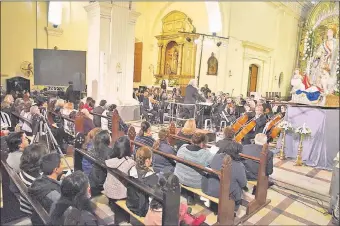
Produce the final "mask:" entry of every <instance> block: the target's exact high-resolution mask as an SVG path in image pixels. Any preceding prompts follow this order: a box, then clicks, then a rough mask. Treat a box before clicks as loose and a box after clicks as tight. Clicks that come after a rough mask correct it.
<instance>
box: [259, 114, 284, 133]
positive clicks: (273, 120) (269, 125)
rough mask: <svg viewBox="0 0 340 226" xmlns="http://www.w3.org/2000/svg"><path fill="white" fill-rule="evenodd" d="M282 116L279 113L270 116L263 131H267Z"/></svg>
mask: <svg viewBox="0 0 340 226" xmlns="http://www.w3.org/2000/svg"><path fill="white" fill-rule="evenodd" d="M282 118H283V116H282V114H281V113H278V114H276V115H274V117H272V118H271V119H270V121H269V122H268V123H267V125H266V127H265V129H264V131H263V133H267V131H270V130H271V129H272V128H273V127H274V126H275V125H276V124H277V123H278V122H279V121H280V120H281V119H282Z"/></svg>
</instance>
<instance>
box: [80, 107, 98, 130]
mask: <svg viewBox="0 0 340 226" xmlns="http://www.w3.org/2000/svg"><path fill="white" fill-rule="evenodd" d="M81 113H82V114H83V116H84V120H83V123H84V134H85V135H87V134H88V133H89V132H90V131H91V130H92V129H94V128H95V126H94V124H93V121H92V115H91V114H90V112H89V111H88V110H87V109H86V108H84V109H83V110H81Z"/></svg>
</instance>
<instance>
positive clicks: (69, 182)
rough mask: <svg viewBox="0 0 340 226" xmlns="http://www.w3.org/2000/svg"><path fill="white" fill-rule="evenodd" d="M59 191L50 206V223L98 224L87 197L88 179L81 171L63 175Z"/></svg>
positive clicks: (88, 195) (88, 189)
mask: <svg viewBox="0 0 340 226" xmlns="http://www.w3.org/2000/svg"><path fill="white" fill-rule="evenodd" d="M60 191H61V197H60V199H59V200H58V201H57V202H55V203H54V204H53V205H52V207H51V211H50V216H51V225H56V226H59V225H99V222H98V219H97V218H96V216H95V214H94V209H93V207H92V204H91V201H90V199H89V197H90V195H91V194H90V187H89V181H88V179H87V177H86V175H85V174H84V173H83V172H81V171H76V172H74V173H73V174H71V175H69V176H67V177H65V178H64V179H63V181H62V183H61V186H60Z"/></svg>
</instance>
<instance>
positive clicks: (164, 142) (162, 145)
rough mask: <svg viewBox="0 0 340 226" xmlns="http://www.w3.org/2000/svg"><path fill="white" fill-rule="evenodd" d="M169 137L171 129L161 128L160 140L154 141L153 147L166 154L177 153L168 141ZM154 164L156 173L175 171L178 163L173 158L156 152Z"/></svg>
mask: <svg viewBox="0 0 340 226" xmlns="http://www.w3.org/2000/svg"><path fill="white" fill-rule="evenodd" d="M168 138H169V130H167V129H161V130H160V131H159V132H158V140H157V141H156V142H155V143H154V145H153V148H154V149H156V150H159V151H161V152H164V153H166V154H171V155H176V152H175V151H174V149H173V148H172V147H171V146H170V144H169V142H168ZM152 165H153V169H154V171H155V172H156V173H159V172H174V170H175V165H176V163H175V162H174V161H173V160H171V159H168V158H165V157H164V156H161V155H158V154H154V157H153V159H152Z"/></svg>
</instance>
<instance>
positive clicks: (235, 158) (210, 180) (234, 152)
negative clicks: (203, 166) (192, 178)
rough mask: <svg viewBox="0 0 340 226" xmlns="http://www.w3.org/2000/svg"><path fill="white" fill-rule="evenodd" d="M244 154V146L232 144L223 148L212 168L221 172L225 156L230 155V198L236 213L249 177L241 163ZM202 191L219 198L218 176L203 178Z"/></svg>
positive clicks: (213, 160) (214, 158)
mask: <svg viewBox="0 0 340 226" xmlns="http://www.w3.org/2000/svg"><path fill="white" fill-rule="evenodd" d="M241 152H242V145H241V144H238V143H236V142H232V143H230V144H229V145H228V146H225V147H224V148H221V149H220V150H219V151H218V152H217V153H216V155H215V156H214V157H213V159H212V161H211V164H210V167H211V168H212V169H214V170H221V168H222V164H223V159H224V157H225V155H229V156H230V157H231V159H232V164H231V181H230V198H232V199H233V200H234V201H235V212H236V211H237V210H238V208H239V206H240V204H241V200H242V189H243V190H246V191H247V190H248V188H247V177H246V172H245V167H244V165H243V163H242V161H241V157H240V156H239V154H240V153H241ZM202 191H203V192H204V193H205V194H207V195H209V196H213V197H216V198H218V197H219V194H220V180H219V178H218V177H217V176H216V175H211V174H208V175H207V176H203V179H202Z"/></svg>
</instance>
